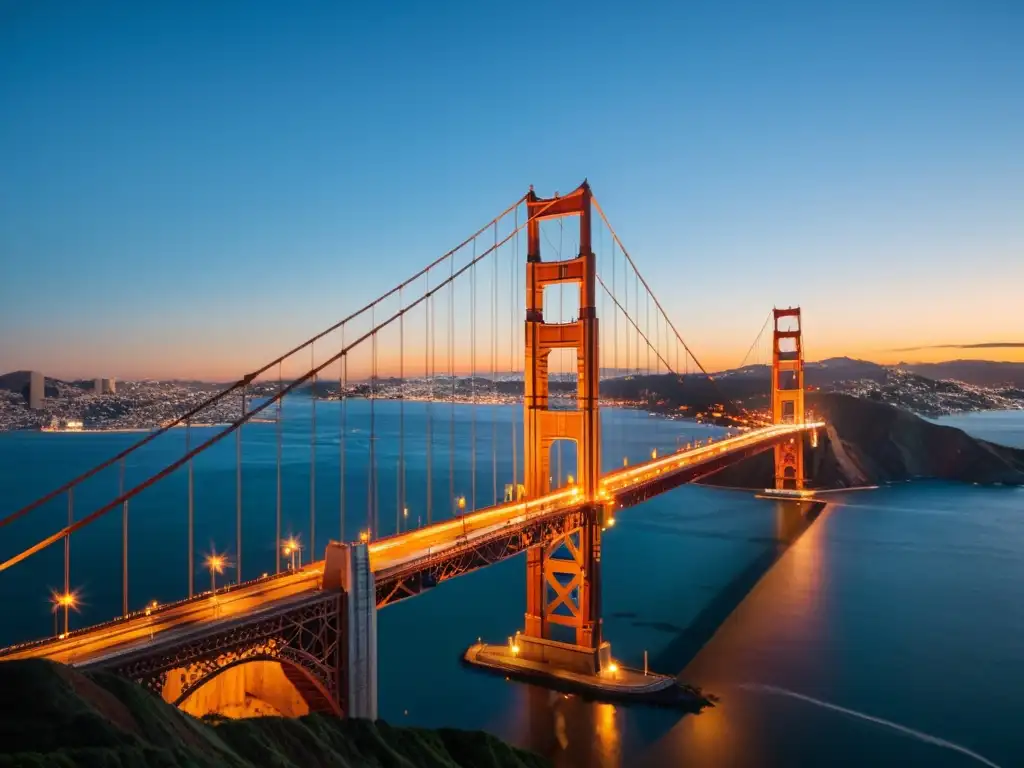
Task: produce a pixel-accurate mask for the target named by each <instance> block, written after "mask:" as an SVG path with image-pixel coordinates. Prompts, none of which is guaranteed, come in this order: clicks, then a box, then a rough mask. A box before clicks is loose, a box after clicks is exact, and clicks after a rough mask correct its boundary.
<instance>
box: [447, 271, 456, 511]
mask: <svg viewBox="0 0 1024 768" xmlns="http://www.w3.org/2000/svg"><path fill="white" fill-rule="evenodd" d="M451 265H452V266H451V269H452V276H453V277H454V275H455V259H454V258H452V260H451ZM448 375H449V376H450V377H451V380H452V402H451V410H450V419H449V422H448V503H449V504H450V505H452V511H453V512H454V511H455V281H454V280H453V281H452V282H450V283H448Z"/></svg>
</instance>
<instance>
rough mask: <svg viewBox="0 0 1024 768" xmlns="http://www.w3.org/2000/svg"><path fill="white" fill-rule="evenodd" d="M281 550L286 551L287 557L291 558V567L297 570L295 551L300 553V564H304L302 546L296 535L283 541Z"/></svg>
mask: <svg viewBox="0 0 1024 768" xmlns="http://www.w3.org/2000/svg"><path fill="white" fill-rule="evenodd" d="M281 550H282V551H283V552H284V556H285V557H290V558H291V569H292V570H293V571H294V570H295V553H296V552H298V554H299V566H300V567H301V566H302V547H301V546H300V544H299V540H298V539H296V538H295V537H294V536H289V537H288V538H287V539H285V540H284V541H283V542H282V543H281Z"/></svg>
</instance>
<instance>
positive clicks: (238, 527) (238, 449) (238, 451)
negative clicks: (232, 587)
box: [235, 384, 249, 584]
mask: <svg viewBox="0 0 1024 768" xmlns="http://www.w3.org/2000/svg"><path fill="white" fill-rule="evenodd" d="M248 386H249V385H248V384H246V385H244V386H243V387H242V415H243V416H245V393H246V390H247V389H248ZM235 553H236V555H237V559H236V564H235V572H236V577H237V579H238V583H239V584H241V583H242V427H241V426H239V427H238V429H236V430H235Z"/></svg>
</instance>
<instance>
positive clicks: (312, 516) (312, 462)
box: [309, 344, 319, 562]
mask: <svg viewBox="0 0 1024 768" xmlns="http://www.w3.org/2000/svg"><path fill="white" fill-rule="evenodd" d="M309 367H310V368H314V369H315V368H316V353H315V351H314V345H313V344H310V345H309ZM317 381H319V374H317V373H314V374H313V383H312V386H311V387H310V398H309V399H310V411H309V559H310V562H312V561H313V560H315V559H316V385H317Z"/></svg>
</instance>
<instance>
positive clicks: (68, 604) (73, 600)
mask: <svg viewBox="0 0 1024 768" xmlns="http://www.w3.org/2000/svg"><path fill="white" fill-rule="evenodd" d="M50 602H52V603H53V634H55V635H56V634H57V615H58V613H59V612H60V609H61V608H63V609H64V632H63V634H61V635H60V638H61V639H63V638H64V637H65V636H66V635H67V634H68V611H70V610H71V609H72V608H74V609H76V610H77V608H78V595H77V594H76V593H75V592H64V593H61V594H58V593H56V592H54V593H53V595H52V596H51V598H50Z"/></svg>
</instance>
